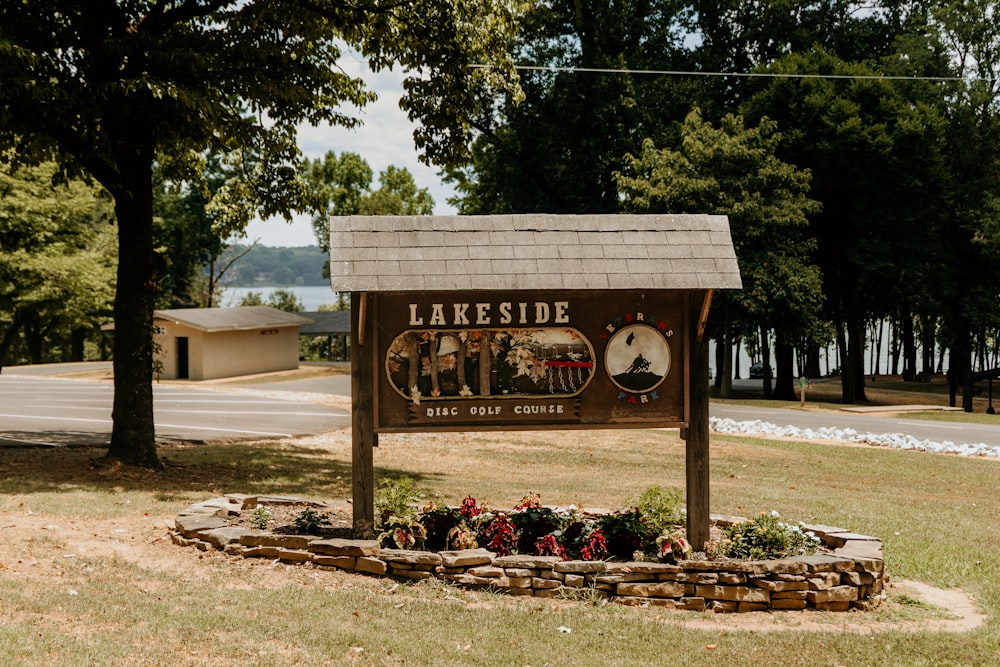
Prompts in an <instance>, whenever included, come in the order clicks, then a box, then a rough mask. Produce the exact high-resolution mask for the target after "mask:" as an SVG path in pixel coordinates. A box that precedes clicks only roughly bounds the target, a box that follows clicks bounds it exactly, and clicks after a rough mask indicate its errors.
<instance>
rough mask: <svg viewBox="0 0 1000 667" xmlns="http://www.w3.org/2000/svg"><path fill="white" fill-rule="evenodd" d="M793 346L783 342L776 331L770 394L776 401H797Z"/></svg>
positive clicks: (782, 337) (782, 338)
mask: <svg viewBox="0 0 1000 667" xmlns="http://www.w3.org/2000/svg"><path fill="white" fill-rule="evenodd" d="M794 363H795V348H794V347H792V346H791V345H789V344H788V343H786V342H785V337H784V336H783V335H782V334H781V332H776V335H775V338H774V365H775V366H776V368H775V378H774V393H773V394H772V395H771V397H772V398H774V399H775V400H777V401H797V400H798V396H796V395H795V372H794V369H793V368H792V367H793V365H794Z"/></svg>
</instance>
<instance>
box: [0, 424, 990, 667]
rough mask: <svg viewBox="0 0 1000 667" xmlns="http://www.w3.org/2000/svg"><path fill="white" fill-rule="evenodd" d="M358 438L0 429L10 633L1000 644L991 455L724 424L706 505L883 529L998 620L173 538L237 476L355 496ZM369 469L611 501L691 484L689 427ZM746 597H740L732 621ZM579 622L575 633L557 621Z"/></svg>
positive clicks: (608, 661)
mask: <svg viewBox="0 0 1000 667" xmlns="http://www.w3.org/2000/svg"><path fill="white" fill-rule="evenodd" d="M350 449H351V447H350V435H349V433H347V432H336V433H331V434H326V435H323V436H315V437H311V438H302V439H298V440H286V441H262V442H255V443H219V444H209V445H203V446H190V445H183V444H170V445H164V446H163V447H162V448H161V453H162V455H163V458H164V459H165V460H166V461H167V464H168V465H167V468H166V470H165V471H164V472H160V473H155V472H149V471H143V470H133V469H128V468H107V467H104V466H101V465H97V464H96V463H95V462H94V459H96V458H97V457H99V456H100V455H101V454H102V453H103V451H102V450H95V449H82V448H80V449H61V450H25V449H15V450H11V449H4V450H0V470H2V472H3V475H2V478H0V492H2V495H0V537H2V538H3V540H2V541H0V544H2V545H0V591H2V592H0V619H2V620H0V651H2V654H3V655H4V664H8V665H50V664H51V665H55V664H61V665H75V664H89V665H125V664H128V665H233V664H246V665H330V664H353V665H491V666H492V665H520V666H524V665H531V666H534V667H538V666H541V665H573V666H586V665H602V666H603V665H661V664H683V665H685V666H687V665H748V666H753V667H760V666H762V665H793V666H794V665H803V666H805V665H809V666H813V665H830V666H837V665H970V666H971V665H990V664H1000V623H998V618H1000V548H998V545H1000V493H998V488H997V486H998V484H997V479H998V475H1000V467H998V466H1000V462H997V461H993V460H980V459H967V458H960V457H957V456H941V455H932V454H924V453H917V452H900V451H893V450H887V449H883V448H865V447H854V446H842V445H833V444H830V445H817V444H808V443H798V442H788V441H780V442H779V441H766V440H756V439H741V438H732V437H714V438H713V440H712V468H711V477H712V490H711V493H712V510H713V511H714V512H717V513H724V514H742V515H744V516H748V515H752V514H755V513H757V512H762V511H770V510H777V511H778V512H780V513H781V515H782V516H783V517H784V518H785V519H786V520H789V521H797V520H803V521H808V522H820V523H825V524H832V525H839V526H842V527H845V528H849V529H852V530H856V531H858V532H863V533H867V534H871V535H876V536H879V537H881V538H883V539H884V540H885V553H886V559H887V565H888V568H889V571H890V573H891V576H892V577H893V578H894V579H912V580H917V581H920V582H924V583H926V584H930V585H933V586H936V587H940V588H958V589H961V590H962V591H963V592H964V593H965V594H966V595H968V596H972V597H974V599H975V601H976V602H977V603H978V604H979V605H981V607H982V609H983V610H984V612H985V613H986V615H987V617H988V620H987V622H986V623H985V624H984V625H982V626H980V627H978V628H976V629H974V630H972V631H968V632H957V633H956V632H943V631H940V629H939V628H938V627H937V624H940V625H941V626H942V627H943V625H944V623H943V621H944V620H945V619H947V618H948V617H949V615H950V612H949V610H947V609H939V608H933V607H929V606H927V605H925V604H922V603H920V602H918V601H917V600H916V599H914V598H912V597H909V596H907V595H902V594H900V595H898V596H894V595H893V590H892V589H890V600H889V602H888V603H887V604H886V605H885V606H884V607H883V608H881V609H879V610H877V611H875V612H871V613H866V614H862V613H842V614H832V613H820V612H811V613H801V612H790V613H785V614H782V613H779V614H773V615H772V614H764V613H757V614H749V615H713V614H698V613H693V612H664V611H662V610H657V609H653V608H648V609H635V608H626V607H622V606H618V605H613V604H597V603H587V602H570V601H561V600H542V599H537V600H536V599H532V598H523V599H522V598H510V597H504V596H500V595H496V594H490V593H473V592H468V591H464V590H461V589H457V588H455V587H452V586H447V585H444V584H442V583H439V582H425V583H420V584H401V585H395V584H394V583H393V582H391V581H387V580H382V579H376V578H371V577H366V576H361V575H351V574H346V573H341V572H336V571H328V570H321V569H317V568H313V567H302V566H291V565H283V564H277V563H271V562H268V561H260V560H241V559H234V558H231V557H228V556H225V555H223V554H221V553H215V552H199V551H197V550H195V549H185V548H181V547H177V546H174V545H172V544H171V543H170V542H169V540H167V539H165V532H166V531H165V527H166V525H167V524H168V522H169V521H170V520H171V519H172V518H173V517H174V516H175V515H176V513H177V512H179V511H180V510H182V509H183V508H184V507H186V506H187V505H189V504H191V503H193V502H197V501H199V500H204V499H207V498H209V497H213V496H214V495H218V494H220V493H224V492H238V493H261V494H295V495H302V496H308V497H312V498H334V499H342V498H346V497H348V495H349V489H350V479H349V477H350V469H351V464H350ZM375 463H376V468H377V474H378V476H379V477H381V478H384V477H394V476H402V475H406V476H409V477H411V478H413V479H414V480H415V481H416V482H417V484H418V486H419V487H420V488H421V489H423V490H424V491H425V493H426V497H427V499H434V500H436V501H437V502H439V503H441V502H447V503H457V502H458V501H460V500H461V499H462V498H463V497H464V496H465V495H468V494H471V495H474V496H476V497H477V498H479V499H480V500H483V499H485V500H488V501H489V502H490V503H492V504H494V505H495V506H498V507H509V506H511V505H512V504H513V503H514V502H516V501H517V500H519V499H520V498H521V496H522V495H524V494H525V493H528V492H538V493H540V494H541V498H542V501H543V502H545V503H551V504H569V503H576V504H577V505H585V506H590V507H608V508H616V507H621V506H623V505H624V504H625V503H626V502H627V501H628V500H629V498H631V497H634V496H635V495H638V493H640V492H641V491H642V490H643V489H644V488H646V487H648V486H650V485H653V484H661V485H666V486H673V487H677V488H680V489H683V487H684V445H683V442H682V441H681V440H679V439H678V437H677V433H676V431H653V430H637V431H592V432H545V433H516V434H513V433H506V434H505V433H475V434H427V435H396V436H383V437H382V438H381V441H380V447H379V448H378V449H377V450H376V452H375ZM738 616H746V617H751V618H739V617H738ZM560 628H564V629H566V628H568V629H570V630H571V632H565V631H560Z"/></svg>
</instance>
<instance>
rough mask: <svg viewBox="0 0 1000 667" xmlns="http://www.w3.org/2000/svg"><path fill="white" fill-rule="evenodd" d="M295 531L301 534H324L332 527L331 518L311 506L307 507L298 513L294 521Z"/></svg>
mask: <svg viewBox="0 0 1000 667" xmlns="http://www.w3.org/2000/svg"><path fill="white" fill-rule="evenodd" d="M292 526H293V527H294V528H295V532H296V533H299V534H301V535H322V534H323V533H324V531H326V530H329V529H330V528H331V523H330V519H328V518H327V517H326V516H324V515H322V514H320V513H319V512H317V511H316V510H314V509H313V508H311V507H307V508H305V509H304V510H302V511H301V512H299V513H298V515H296V517H295V520H294V521H293V522H292Z"/></svg>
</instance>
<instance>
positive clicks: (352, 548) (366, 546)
mask: <svg viewBox="0 0 1000 667" xmlns="http://www.w3.org/2000/svg"><path fill="white" fill-rule="evenodd" d="M309 550H310V551H315V552H316V553H319V554H327V555H329V556H354V557H358V556H377V555H379V553H380V552H381V551H382V548H381V547H380V546H379V543H378V541H377V540H347V539H343V538H332V539H328V540H317V539H313V541H312V542H310V543H309Z"/></svg>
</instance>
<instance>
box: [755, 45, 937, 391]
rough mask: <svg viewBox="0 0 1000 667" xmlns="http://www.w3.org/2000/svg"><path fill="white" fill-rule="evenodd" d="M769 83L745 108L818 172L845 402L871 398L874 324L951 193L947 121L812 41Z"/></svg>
mask: <svg viewBox="0 0 1000 667" xmlns="http://www.w3.org/2000/svg"><path fill="white" fill-rule="evenodd" d="M770 71H771V72H774V73H777V74H781V75H782V77H783V78H777V79H774V80H773V81H771V82H770V83H769V84H768V85H767V87H766V89H764V90H763V91H761V92H759V93H758V94H756V95H755V96H754V97H753V98H751V99H750V100H749V101H748V102H747V103H746V104H745V105H744V107H743V109H744V112H745V113H746V115H747V117H748V118H759V117H762V116H768V117H770V118H773V119H774V120H776V121H777V122H778V124H779V127H781V128H782V131H783V136H784V140H783V142H782V146H781V148H780V150H779V152H778V155H779V156H780V157H781V158H782V159H784V160H787V161H789V162H792V163H794V164H796V165H798V166H800V167H804V168H808V169H809V170H810V171H812V174H813V189H812V196H813V197H815V198H816V199H817V200H819V201H820V202H822V204H823V209H822V211H821V212H820V213H818V214H816V215H813V216H812V217H811V225H810V235H811V236H812V237H814V238H815V239H816V241H817V251H816V255H815V256H816V261H817V263H818V264H819V266H820V267H821V269H822V271H823V279H824V281H825V282H824V293H825V294H826V295H827V301H826V304H827V308H828V311H827V315H828V317H829V319H830V320H831V321H833V322H834V324H835V325H836V326H837V332H838V345H839V347H840V353H841V356H840V358H841V360H842V364H843V366H842V371H843V372H842V374H841V383H842V384H841V388H842V399H843V401H844V402H845V403H854V402H856V401H858V400H863V399H864V398H865V376H864V357H865V354H864V353H865V349H866V344H867V336H866V326H867V323H868V321H869V320H871V319H873V318H881V317H887V316H889V315H891V314H892V313H893V312H894V309H895V305H896V303H897V301H898V299H899V298H900V290H901V289H906V288H912V287H913V286H915V285H916V284H918V283H917V282H916V281H912V280H911V281H908V282H907V280H906V279H905V278H903V277H902V276H901V275H900V274H899V270H900V269H901V268H903V267H911V268H912V267H914V266H917V265H918V263H919V262H920V261H921V258H922V257H924V258H925V257H926V256H927V253H928V252H929V251H930V250H931V249H933V247H934V245H933V234H932V230H933V229H934V226H935V220H936V218H937V216H938V215H939V214H940V212H941V211H942V203H943V199H942V197H943V193H944V192H945V191H946V188H945V182H944V180H943V179H944V172H943V171H942V169H941V152H940V151H941V136H942V131H943V121H942V118H941V115H940V114H939V113H938V112H937V110H936V109H934V108H933V107H932V106H930V105H928V104H926V103H924V102H922V101H920V100H914V99H913V98H912V97H911V96H910V95H908V94H906V91H905V89H904V88H902V87H901V86H898V85H897V84H896V82H894V81H891V80H886V79H881V78H879V77H878V73H877V72H876V71H875V70H874V69H872V68H871V67H869V66H866V65H863V64H859V63H845V62H844V61H842V60H841V59H840V58H838V57H836V56H835V55H834V54H831V53H828V52H825V51H822V50H819V49H817V50H814V51H812V52H810V53H808V54H803V55H799V54H794V55H790V56H786V57H784V58H782V59H780V60H779V61H777V62H775V63H774V64H773V66H772V67H771V68H770Z"/></svg>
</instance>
